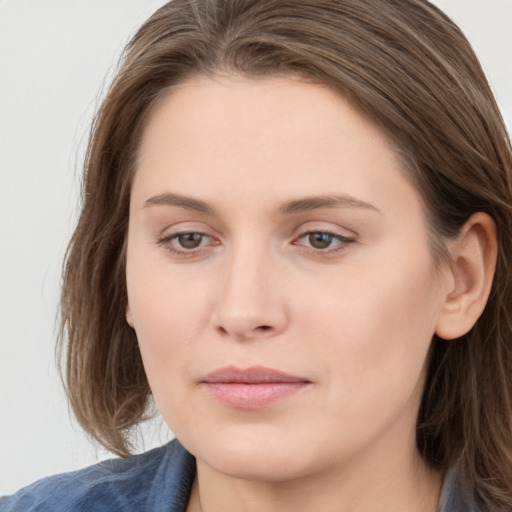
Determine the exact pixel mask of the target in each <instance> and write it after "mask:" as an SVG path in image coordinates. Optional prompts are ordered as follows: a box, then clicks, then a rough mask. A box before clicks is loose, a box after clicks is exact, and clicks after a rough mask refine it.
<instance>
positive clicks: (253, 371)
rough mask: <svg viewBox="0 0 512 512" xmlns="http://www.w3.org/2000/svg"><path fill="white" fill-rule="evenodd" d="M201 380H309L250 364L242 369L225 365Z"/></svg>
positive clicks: (253, 381) (275, 381) (226, 382)
mask: <svg viewBox="0 0 512 512" xmlns="http://www.w3.org/2000/svg"><path fill="white" fill-rule="evenodd" d="M202 382H204V383H207V384H220V383H224V384H228V383H235V384H270V383H294V382H310V381H309V380H308V379H305V378H304V377H298V376H296V375H290V374H289V373H285V372H282V371H280V370H275V369H273V368H266V367H264V366H251V367H250V368H244V369H242V368H237V367H235V366H227V367H225V368H219V369H218V370H214V371H213V372H211V373H209V374H208V375H206V376H205V377H204V378H203V379H202Z"/></svg>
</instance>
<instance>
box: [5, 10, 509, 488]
mask: <svg viewBox="0 0 512 512" xmlns="http://www.w3.org/2000/svg"><path fill="white" fill-rule="evenodd" d="M164 3H165V2H164V1H163V0H143V1H141V0H74V1H70V0H45V1H41V0H0V494H5V493H9V492H12V491H14V490H16V489H17V488H19V487H21V486H23V485H26V484H28V483H30V482H32V481H33V480H35V479H37V478H40V477H43V476H46V475H49V474H53V473H56V472H62V471H69V470H72V469H76V468H79V467H83V466H85V465H88V464H91V463H93V462H96V461H97V460H98V458H105V457H106V456H108V454H106V453H105V452H102V451H99V452H97V451H96V450H95V449H94V448H93V447H92V446H91V445H90V444H89V443H88V442H87V440H86V439H85V437H84V436H83V434H82V433H81V432H80V430H79V428H78V427H77V426H76V424H75V423H74V422H73V421H72V419H71V418H70V415H69V413H68V410H67V405H66V401H65V397H64V393H63V391H62V389H61V384H60V380H59V377H58V374H57V372H56V369H55V364H54V352H53V351H54V340H55V329H54V327H55V316H56V312H57V300H58V292H59V282H60V265H61V262H62V258H63V253H64V249H65V247H66V244H67V240H68V238H69V236H70V234H71V230H72V227H73V225H74V222H75V220H76V205H77V201H78V196H77V191H78V183H79V175H80V163H81V161H82V158H83V151H84V146H85V143H86V135H87V130H88V126H89V123H90V120H91V117H92V113H93V111H94V107H95V105H96V103H97V98H98V94H99V91H100V89H101V86H102V84H103V83H104V81H105V78H106V77H107V76H109V75H108V73H109V70H112V68H113V67H114V65H115V63H116V61H117V58H118V56H119V54H120V52H121V50H122V48H123V46H124V44H125V43H126V42H127V41H128V38H129V36H130V35H131V34H133V32H134V30H135V29H136V28H137V27H138V26H139V25H140V24H141V23H142V22H143V21H144V20H145V19H146V18H147V17H148V16H149V15H150V14H151V13H152V12H153V11H154V10H155V9H156V8H157V7H159V6H160V5H163V4H164ZM436 3H437V4H438V5H440V6H441V7H442V8H444V9H445V10H446V12H447V13H448V14H450V15H451V16H452V17H453V18H454V19H455V20H456V21H457V22H458V23H459V24H460V26H461V27H462V28H463V30H464V31H465V33H466V35H467V36H468V37H469V39H470V41H471V42H472V43H473V45H474V47H475V49H476V51H477V54H478V55H479V57H480V58H481V60H482V62H483V65H484V69H485V70H486V72H487V74H488V77H489V79H490V81H491V84H492V87H493V89H494V91H495V92H496V95H497V97H498V100H499V103H500V105H501V107H502V110H503V113H504V115H505V117H506V119H507V122H508V126H509V127H511V126H512V66H511V65H510V64H511V63H512V57H511V55H512V0H486V1H484V0H438V1H437V2H436ZM164 430H165V429H164ZM149 438H150V439H149V442H148V443H147V444H146V448H147V447H149V446H152V445H154V444H158V443H160V442H163V441H164V440H165V439H166V435H165V432H164V433H163V434H162V435H152V436H149ZM139 448H140V449H143V448H144V447H143V446H142V445H141V446H140V447H139Z"/></svg>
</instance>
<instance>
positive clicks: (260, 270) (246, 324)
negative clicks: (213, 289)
mask: <svg viewBox="0 0 512 512" xmlns="http://www.w3.org/2000/svg"><path fill="white" fill-rule="evenodd" d="M281 283H282V272H280V269H279V265H278V264H277V262H276V261H275V260H274V259H273V258H272V256H271V255H270V254H268V253H266V254H265V253H264V252H263V251H256V250H251V249H250V248H245V249H244V248H242V249H240V250H238V251H236V252H235V251H233V254H232V255H231V257H230V258H227V260H226V261H225V262H224V268H223V271H222V272H221V273H220V274H219V287H218V295H217V303H216V305H215V309H214V314H213V323H214V326H215V328H216V330H217V331H218V332H220V333H221V335H223V336H229V337H231V338H233V339H236V340H238V341H244V340H251V339H259V338H270V337H273V336H276V335H277V334H280V333H282V332H283V331H284V330H285V329H286V326H287V324H288V312H287V308H286V301H285V296H284V295H285V294H284V291H283V287H282V286H281Z"/></svg>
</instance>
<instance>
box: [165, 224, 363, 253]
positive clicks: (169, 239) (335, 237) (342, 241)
mask: <svg viewBox="0 0 512 512" xmlns="http://www.w3.org/2000/svg"><path fill="white" fill-rule="evenodd" d="M186 235H199V236H201V237H203V238H202V240H201V243H200V245H199V246H198V247H194V248H192V249H187V248H184V247H182V248H177V247H176V246H175V245H174V242H175V241H177V240H178V238H179V237H182V236H186ZM312 235H321V236H324V237H330V238H331V239H332V241H337V242H338V243H337V244H336V245H335V246H334V248H332V247H331V245H329V246H328V247H326V248H323V249H318V248H315V247H311V246H309V247H307V249H308V250H309V251H312V252H314V253H315V254H318V255H324V256H325V255H332V254H335V253H338V252H341V251H343V250H346V249H347V246H348V245H350V244H352V243H354V242H355V239H354V238H350V237H346V236H343V235H340V234H337V233H333V232H331V231H322V230H318V231H316V230H312V231H306V232H305V233H302V234H301V235H300V236H298V237H297V238H295V240H294V242H293V243H294V244H295V245H302V244H299V243H298V241H299V240H302V239H305V238H307V237H310V236H312ZM208 238H209V239H212V240H213V238H212V237H211V236H210V235H208V234H206V233H202V232H200V231H182V232H178V233H173V234H172V235H167V236H162V237H160V238H158V240H157V244H158V245H160V246H162V247H164V248H165V249H166V250H167V251H169V252H170V253H172V254H174V255H177V256H181V257H185V258H186V257H193V256H196V255H197V253H198V252H199V251H200V250H201V248H202V247H203V246H204V245H205V244H204V243H203V242H204V240H205V239H208ZM213 245H218V242H216V243H214V244H213ZM304 247H306V246H304Z"/></svg>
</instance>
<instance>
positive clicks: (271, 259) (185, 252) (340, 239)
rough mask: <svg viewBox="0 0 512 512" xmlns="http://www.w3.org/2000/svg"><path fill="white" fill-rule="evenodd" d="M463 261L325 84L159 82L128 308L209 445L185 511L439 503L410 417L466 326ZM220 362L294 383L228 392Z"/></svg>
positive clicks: (176, 405)
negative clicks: (429, 372) (449, 340)
mask: <svg viewBox="0 0 512 512" xmlns="http://www.w3.org/2000/svg"><path fill="white" fill-rule="evenodd" d="M479 219H480V221H481V222H480V221H479ZM485 222H486V219H485V218H483V217H482V218H477V219H476V221H474V224H475V225H478V226H480V227H481V226H482V224H483V225H485ZM484 228H485V226H484ZM488 229H491V227H490V224H489V226H488ZM467 232H468V236H467V237H466V239H465V245H464V244H459V245H460V247H462V249H464V248H467V247H470V250H473V249H474V248H475V247H476V248H477V250H480V249H479V248H481V247H483V249H482V250H481V251H480V252H481V253H485V254H487V253H489V251H491V252H492V250H491V249H492V247H491V249H488V245H487V246H486V245H485V244H486V240H487V238H486V236H483V237H482V235H481V234H482V232H484V234H485V233H486V231H485V229H483V230H482V229H480V228H479V229H473V227H472V225H468V228H467ZM472 243H473V245H471V244H472ZM453 247H454V248H457V247H459V246H458V245H457V246H456V245H455V244H454V245H453ZM486 247H487V249H486ZM471 248H472V249H471ZM462 249H461V251H462ZM454 250H455V249H454ZM486 251H487V252H486ZM461 254H462V256H461V258H464V255H463V253H462V252H461ZM491 256H492V254H491ZM461 258H459V259H461ZM481 259H482V258H481ZM484 259H485V258H484ZM461 261H462V260H461ZM464 261H466V259H464ZM453 268H456V266H455V267H449V266H444V267H442V268H441V269H436V265H435V260H434V258H433V256H432V252H431V250H430V248H429V243H428V237H427V227H426V224H425V215H424V211H423V208H422V204H421V201H420V198H419V195H418V193H417V192H416V190H415V189H414V188H413V186H412V185H411V183H410V182H409V181H408V180H407V178H406V177H405V175H404V173H403V171H402V170H401V167H400V162H399V158H398V156H397V153H396V152H395V151H394V149H393V146H392V144H391V143H390V142H389V140H388V139H387V138H386V137H385V136H384V134H383V133H382V132H381V131H380V130H379V129H377V128H376V127H375V126H374V125H373V124H372V123H370V122H369V121H367V120H366V119H365V118H363V117H362V116H361V115H359V114H358V113H357V112H356V111H355V110H354V109H353V108H352V107H351V106H350V104H349V103H348V102H347V101H345V100H344V99H343V98H342V97H340V96H339V95H337V94H335V93H334V92H332V91H330V90H329V89H327V88H326V87H322V86H320V85H318V84H313V83H307V81H304V80H299V79H293V78H291V77H288V78H285V77H282V78H279V77H276V78H265V79H260V80H250V79H245V78H241V77H218V78H215V79H212V78H206V77H199V78H195V79H194V80H190V81H188V82H185V83H183V84H181V85H180V86H179V87H178V88H175V89H174V90H173V91H172V92H171V93H170V94H168V95H167V96H164V97H163V98H162V99H161V100H160V102H159V103H158V104H157V105H156V107H155V108H154V109H153V111H152V113H151V115H150V117H149V119H148V121H147V123H146V126H145V129H144V132H143V137H142V141H141V146H140V152H139V154H138V161H137V167H136V172H135V176H134V181H133V188H132V195H131V204H130V222H129V232H128V247H127V285H128V302H129V303H128V306H127V320H128V323H129V324H130V325H131V326H132V327H133V328H134V329H135V331H136V333H137V337H138V340H139V344H140V349H141V354H142V357H143V361H144V365H145V369H146V373H147V376H148V379H149V383H150V386H151V390H152V393H153V396H154V398H155V401H156V404H157V406H158V408H159V410H160V411H161V413H162V415H163V417H164V418H165V420H166V422H167V423H168V425H169V426H170V428H171V430H172V431H173V432H174V434H175V435H176V437H177V438H178V439H179V440H180V441H181V442H182V444H183V445H184V446H185V447H186V448H187V449H188V450H189V451H190V452H191V453H192V454H193V455H194V456H195V457H196V459H197V476H196V481H195V483H194V487H193V490H192V495H191V498H190V503H189V507H188V511H189V512H195V511H199V510H202V511H203V512H215V511H219V512H220V511H222V512H226V511H228V512H229V511H242V512H243V511H266V512H273V511H281V512H282V511H296V512H301V511H311V510H322V511H324V512H330V511H332V512H334V511H336V512H365V511H367V512H370V511H375V510H379V511H384V512H385V511H390V512H391V511H393V512H397V511H398V512H399V511H404V512H406V511H407V512H410V511H416V510H418V511H431V512H433V511H435V510H436V509H437V502H438V499H439V492H440V487H441V475H440V474H439V473H438V472H436V471H433V470H431V469H430V468H429V467H427V465H426V464H425V463H424V461H423V459H422V458H421V457H420V455H419V453H418V451H417V448H416V444H415V421H416V417H417V412H418V408H419V404H420V399H421V394H422V389H423V385H424V380H425V368H426V357H427V352H428V349H429V346H430V342H431V339H432V336H433V334H434V333H435V332H436V331H438V334H443V332H442V331H443V330H444V329H447V330H450V329H451V330H452V331H454V332H453V333H451V332H446V333H444V334H446V337H456V336H459V335H460V334H461V333H462V330H464V329H465V328H466V326H465V325H462V324H463V323H464V322H463V321H462V320H461V322H460V325H459V324H456V318H455V317H457V311H460V310H461V308H462V306H460V305H454V303H455V302H456V300H455V298H456V296H458V291H457V290H459V291H460V290H463V291H467V290H468V289H469V288H471V286H472V283H473V281H478V279H476V278H474V275H473V274H472V277H471V279H466V274H467V273H468V272H469V271H468V270H467V269H468V268H469V269H471V268H472V267H471V266H470V265H469V266H468V265H467V264H464V265H461V268H462V269H463V271H461V272H458V273H457V272H454V270H453ZM475 268H477V269H479V268H480V266H479V265H478V264H476V265H475ZM470 281H471V282H470ZM480 281H481V280H480ZM480 281H478V282H479V283H480ZM484 281H485V280H484ZM461 283H462V284H461ZM465 283H466V284H467V283H469V284H468V285H467V286H465ZM485 283H486V281H485ZM485 283H484V284H485ZM470 285H471V286H470ZM482 286H483V285H482ZM485 293H486V292H485V290H484V291H483V292H481V293H480V295H481V296H485ZM482 300H483V299H482ZM475 302H476V301H473V302H472V303H471V304H474V303H475ZM464 307H465V308H466V309H464V311H466V310H467V304H466V306H464ZM481 308H483V305H481V306H480V305H476V306H474V307H473V309H474V311H473V316H471V315H469V316H471V318H469V319H468V318H466V317H467V316H468V315H466V316H465V317H464V318H465V321H466V323H467V324H468V326H469V328H470V327H471V325H470V324H471V323H472V322H473V321H474V319H476V317H477V316H478V314H479V311H481ZM450 315H451V316H450ZM460 316H461V315H460V314H459V316H458V317H457V318H459V317H460ZM473 317H475V318H473ZM454 324H455V325H456V326H458V329H455V328H454V327H453V326H454ZM454 329H455V330H454ZM226 367H227V368H230V369H232V368H236V369H237V370H240V371H241V370H245V369H247V368H252V367H258V368H260V367H265V368H267V369H268V368H270V369H272V370H277V371H279V372H284V373H286V374H287V375H291V376H293V378H294V382H293V383H288V384H287V385H284V386H283V383H277V384H276V383H273V384H272V385H270V386H267V387H264V386H259V388H260V390H261V389H262V390H263V391H261V392H260V391H256V388H258V386H257V385H254V386H246V385H245V384H240V383H238V385H233V383H227V384H226V385H224V386H223V387H222V386H221V388H222V389H221V391H222V393H221V395H220V398H219V395H218V394H217V391H216V389H217V388H216V386H214V385H212V383H211V382H209V381H208V376H209V375H211V373H212V372H215V371H217V370H218V369H221V368H226ZM252 384H255V383H252ZM256 384H257V383H256ZM241 388H242V391H241ZM249 388H250V389H249ZM263 388H264V389H263ZM267 388H268V389H267ZM283 389H285V392H283V393H282V390H283ZM288 389H290V390H291V391H288ZM276 390H277V391H276ZM272 393H274V394H272ZM280 393H281V394H280ZM268 396H272V398H271V399H269V398H268Z"/></svg>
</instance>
